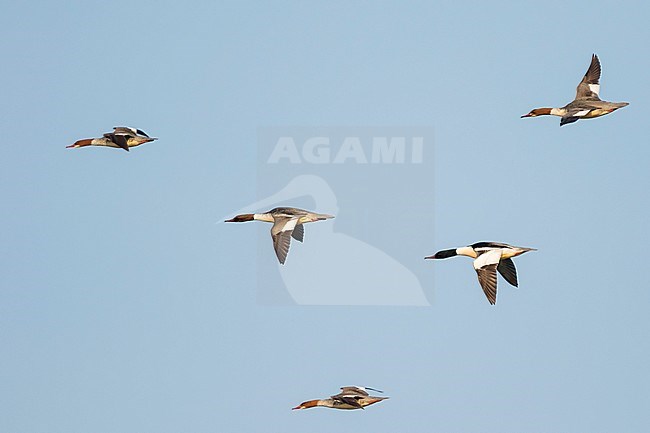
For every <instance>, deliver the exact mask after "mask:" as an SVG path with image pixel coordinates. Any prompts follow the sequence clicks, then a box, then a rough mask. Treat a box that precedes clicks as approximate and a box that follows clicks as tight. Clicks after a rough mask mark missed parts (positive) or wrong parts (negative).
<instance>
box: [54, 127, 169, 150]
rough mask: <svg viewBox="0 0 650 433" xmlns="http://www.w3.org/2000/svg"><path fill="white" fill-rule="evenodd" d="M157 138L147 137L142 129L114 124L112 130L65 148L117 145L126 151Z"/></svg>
mask: <svg viewBox="0 0 650 433" xmlns="http://www.w3.org/2000/svg"><path fill="white" fill-rule="evenodd" d="M154 140H157V138H151V137H149V136H148V135H147V134H146V133H145V132H144V131H143V130H141V129H136V128H131V127H128V126H116V127H114V128H113V132H107V133H106V134H104V135H103V136H102V137H100V138H85V139H83V140H78V141H76V142H75V143H74V144H71V145H70V146H66V148H76V147H85V146H108V147H119V148H122V149H124V150H126V151H127V152H128V151H129V148H131V147H136V146H140V145H141V144H143V143H148V142H150V141H154Z"/></svg>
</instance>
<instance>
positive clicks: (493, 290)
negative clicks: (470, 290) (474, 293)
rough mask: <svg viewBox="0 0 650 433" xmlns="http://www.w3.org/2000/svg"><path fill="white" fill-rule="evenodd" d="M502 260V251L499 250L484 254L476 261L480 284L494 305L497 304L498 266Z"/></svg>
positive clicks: (475, 265) (475, 266) (475, 267)
mask: <svg viewBox="0 0 650 433" xmlns="http://www.w3.org/2000/svg"><path fill="white" fill-rule="evenodd" d="M500 260H501V250H499V249H497V250H491V251H488V252H486V253H483V254H481V255H480V256H478V258H477V259H476V260H474V269H475V270H476V274H477V275H478V282H479V284H481V288H482V289H483V292H484V293H485V296H487V298H488V301H489V302H490V304H492V305H494V304H496V302H497V265H498V264H499V261H500Z"/></svg>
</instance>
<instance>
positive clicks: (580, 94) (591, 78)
mask: <svg viewBox="0 0 650 433" xmlns="http://www.w3.org/2000/svg"><path fill="white" fill-rule="evenodd" d="M599 81H600V61H599V60H598V56H597V55H595V54H593V55H592V56H591V64H589V69H587V72H586V73H585V76H584V77H583V78H582V81H580V84H578V87H577V88H576V99H593V100H600V98H599V97H598V93H600V84H599Z"/></svg>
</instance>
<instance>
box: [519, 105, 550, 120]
mask: <svg viewBox="0 0 650 433" xmlns="http://www.w3.org/2000/svg"><path fill="white" fill-rule="evenodd" d="M550 114H551V109H550V108H535V109H534V110H531V112H530V113H528V114H524V115H523V116H521V118H522V119H523V118H524V117H537V116H548V115H550Z"/></svg>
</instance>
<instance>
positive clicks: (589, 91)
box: [521, 54, 629, 126]
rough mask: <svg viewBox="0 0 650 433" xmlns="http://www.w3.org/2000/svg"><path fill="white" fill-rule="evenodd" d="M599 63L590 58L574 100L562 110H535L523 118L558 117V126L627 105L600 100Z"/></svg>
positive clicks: (603, 113)
mask: <svg viewBox="0 0 650 433" xmlns="http://www.w3.org/2000/svg"><path fill="white" fill-rule="evenodd" d="M599 80H600V61H599V60H598V56H597V55H595V54H593V55H592V56H591V64H590V65H589V69H587V73H586V74H585V76H584V77H583V78H582V81H580V84H578V87H577V89H576V98H575V99H574V100H573V102H570V103H569V104H567V105H565V106H564V107H562V108H535V109H534V110H532V111H531V112H530V113H528V114H524V115H523V116H521V117H522V118H523V117H537V116H547V115H551V116H560V117H561V119H560V126H562V125H566V124H567V123H573V122H576V121H578V120H579V119H593V118H594V117H600V116H604V115H606V114H609V113H611V112H613V111H616V110H618V109H619V108H621V107H625V106H626V105H629V103H627V102H607V101H603V100H601V99H600V97H599V96H598V94H599V92H600V83H599Z"/></svg>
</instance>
